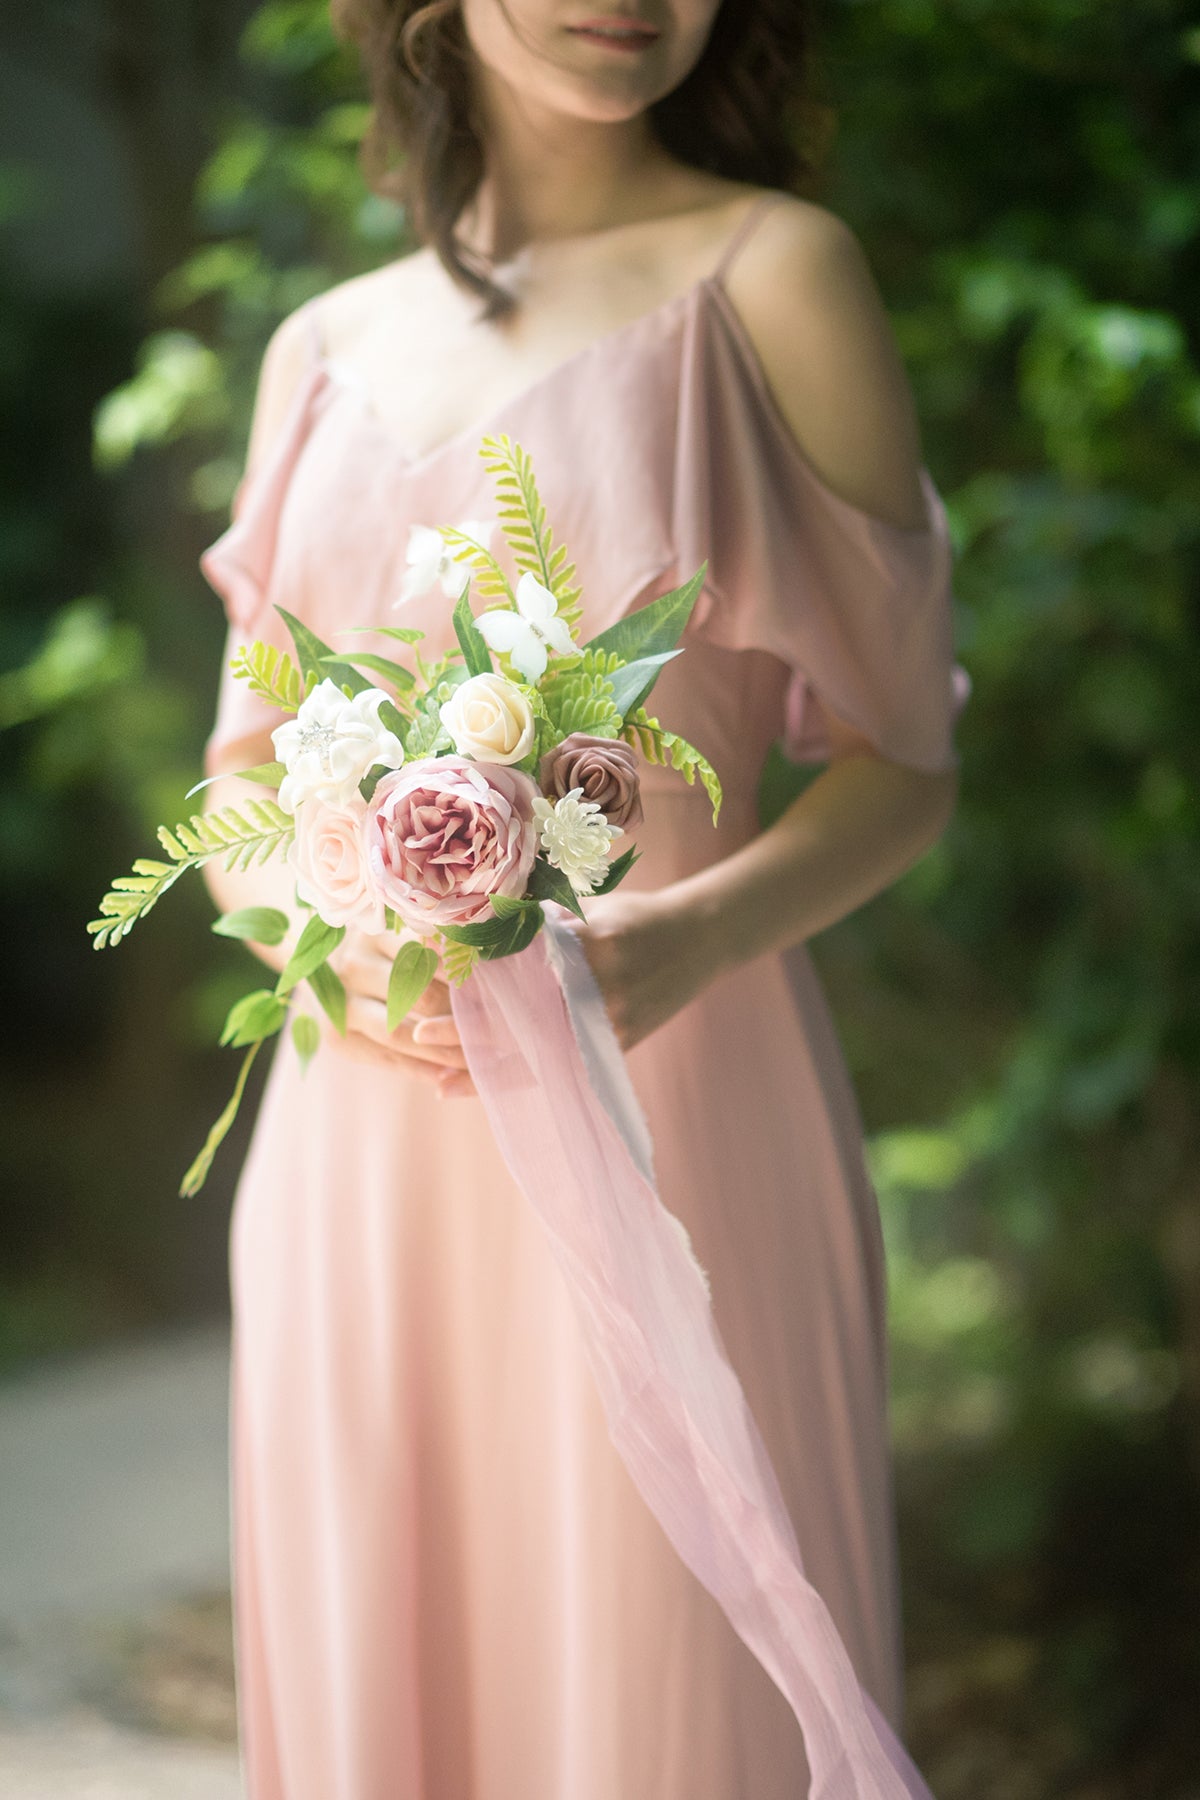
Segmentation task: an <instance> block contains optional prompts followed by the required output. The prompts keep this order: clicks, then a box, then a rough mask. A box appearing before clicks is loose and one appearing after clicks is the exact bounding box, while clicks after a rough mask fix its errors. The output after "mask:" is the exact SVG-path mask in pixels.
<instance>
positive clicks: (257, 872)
mask: <svg viewBox="0 0 1200 1800" xmlns="http://www.w3.org/2000/svg"><path fill="white" fill-rule="evenodd" d="M305 331H306V327H305V324H304V321H303V320H301V319H298V318H297V316H296V315H295V314H292V316H291V317H290V318H287V319H285V320H284V321H283V323H282V324H281V325H280V326H279V327H278V329H277V330H276V332H275V334H274V336H273V337H272V338H271V340H270V343H269V344H268V346H267V349H266V353H265V355H264V357H263V363H262V371H261V374H260V376H259V383H258V392H257V395H256V397H255V403H254V418H253V422H252V424H251V429H250V444H249V449H248V451H247V458H246V465H247V470H248V471H252V470H255V469H257V468H259V467H260V466H261V463H262V459H263V457H264V456H265V455H266V454H267V452H268V450H269V448H270V446H271V444H272V443H273V442H274V441H275V437H276V434H277V433H278V431H279V428H280V426H281V425H282V423H283V420H284V419H285V417H286V415H287V411H288V407H289V405H290V403H291V399H292V395H293V393H294V392H295V388H296V384H297V382H298V381H299V380H300V378H301V375H302V373H303V370H304V367H305V363H306V359H307V356H308V346H307V343H306V341H305ZM282 716H283V715H282V714H281V715H280V717H281V718H282ZM274 756H275V747H274V745H273V744H272V742H271V738H270V733H269V731H266V732H263V733H262V734H261V735H259V736H256V737H249V738H243V739H242V740H240V741H239V742H238V743H235V744H229V745H228V746H226V747H225V749H224V750H223V751H222V753H221V755H220V757H219V759H218V767H217V768H216V769H215V770H214V773H216V774H220V775H221V777H222V779H221V780H219V781H214V782H213V784H212V786H211V787H209V788H208V789H206V790H205V809H206V811H216V810H218V809H220V808H221V807H224V806H240V805H243V804H244V803H245V802H246V801H247V800H251V799H261V797H262V794H263V789H262V788H261V787H259V786H258V785H257V784H255V783H253V782H249V781H243V780H240V779H239V778H238V776H237V774H236V773H235V771H236V770H238V769H246V768H253V767H254V766H255V764H257V763H264V762H271V761H273V760H274ZM202 872H203V876H204V880H205V884H206V886H207V888H208V891H209V893H210V894H211V895H212V898H213V901H214V903H215V904H216V907H217V910H218V911H219V912H222V913H228V912H237V911H239V910H240V909H241V908H243V907H247V906H271V907H277V908H278V909H279V911H280V912H285V913H288V914H289V915H290V916H291V917H292V921H293V922H292V927H291V929H290V930H289V932H288V935H287V937H286V938H285V939H284V941H283V942H282V943H281V944H276V945H268V944H252V945H250V948H251V949H252V950H253V951H254V953H255V955H256V956H258V957H259V958H260V960H261V961H262V962H264V963H265V964H266V965H267V967H268V968H269V969H271V970H272V971H273V972H274V973H276V974H277V973H278V972H279V970H281V969H282V968H283V965H284V963H285V962H286V961H287V959H288V957H289V956H290V954H291V952H292V949H293V948H294V946H295V941H296V938H297V937H298V936H299V932H300V929H301V928H302V926H303V922H304V916H305V915H304V914H303V913H302V912H300V910H299V909H298V908H297V907H296V905H295V876H294V874H293V872H292V869H291V867H290V865H289V864H288V863H287V862H285V861H284V859H283V858H282V856H275V857H273V858H272V859H271V860H270V861H269V862H266V863H263V864H261V865H252V866H251V867H250V868H247V869H241V870H231V869H226V868H225V867H224V865H223V863H222V861H221V859H220V858H219V857H218V858H215V859H214V860H213V861H212V862H209V863H206V864H205V865H204V867H203V871H202ZM399 942H400V940H399V939H398V938H396V937H393V936H392V935H391V934H387V935H385V936H382V937H378V938H372V937H367V936H365V935H364V934H363V933H361V932H356V931H348V932H347V933H346V936H345V938H344V939H343V941H342V942H341V944H339V946H338V948H337V950H336V951H335V952H334V954H333V956H332V957H331V958H330V962H331V964H332V966H333V967H334V969H335V970H336V972H337V974H338V975H339V976H340V977H341V980H342V982H343V983H344V985H345V987H346V994H347V1008H346V1024H347V1031H346V1039H345V1047H346V1049H347V1050H349V1051H350V1052H351V1054H353V1055H355V1056H357V1057H358V1058H359V1059H360V1060H365V1061H368V1062H382V1063H384V1064H386V1065H388V1066H390V1067H393V1068H394V1067H396V1066H397V1064H400V1065H403V1066H404V1067H406V1068H408V1069H410V1070H417V1071H419V1072H420V1073H421V1074H423V1075H426V1076H428V1077H429V1078H430V1079H432V1080H439V1079H440V1078H441V1077H442V1076H443V1075H444V1074H445V1073H446V1072H447V1071H452V1072H457V1071H461V1070H464V1069H465V1058H464V1057H463V1054H462V1050H461V1048H460V1047H459V1046H458V1045H457V1044H453V1043H452V1044H437V1043H434V1044H428V1043H426V1044H423V1045H421V1044H415V1043H414V1041H413V1030H414V1025H415V1022H416V1021H415V1018H414V1020H411V1021H405V1022H403V1023H401V1025H400V1026H399V1027H398V1028H397V1030H396V1031H395V1032H393V1033H391V1034H390V1035H389V1033H388V1031H387V1007H386V998H387V981H388V975H389V973H390V970H391V962H392V958H393V957H394V956H395V953H396V950H397V948H398V945H399ZM312 1010H313V1011H314V1012H317V1011H318V1010H319V1009H318V1008H317V1007H316V1005H315V1002H314V1004H313V1007H312ZM414 1011H415V1014H416V1015H417V1016H420V1015H423V1014H426V1013H431V1012H432V1013H435V1014H444V1013H448V1011H449V997H448V993H447V990H446V984H445V982H444V981H441V980H435V981H433V982H431V983H430V985H429V987H428V988H427V989H426V991H425V993H424V994H423V995H422V997H421V999H420V1000H419V1001H418V1002H417V1006H416V1008H415V1009H414ZM466 1079H469V1078H466Z"/></svg>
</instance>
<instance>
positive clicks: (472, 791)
mask: <svg viewBox="0 0 1200 1800" xmlns="http://www.w3.org/2000/svg"><path fill="white" fill-rule="evenodd" d="M537 792H538V790H537V786H536V784H535V783H534V782H533V781H532V780H531V779H530V778H529V776H528V775H526V774H523V773H522V771H521V770H520V769H510V768H506V767H504V766H503V765H501V764H500V763H486V762H484V763H477V762H468V761H467V759H466V757H463V756H431V757H426V758H425V759H424V760H423V761H421V762H414V763H410V764H408V765H407V766H406V767H405V768H403V769H398V770H397V771H396V772H395V774H392V775H384V776H382V777H381V779H380V781H379V783H378V785H377V786H376V789H375V792H374V794H373V796H372V798H371V801H370V803H369V805H368V808H367V811H368V815H369V816H368V819H367V826H366V843H367V859H368V862H369V865H370V869H371V872H372V875H373V876H374V878H375V882H376V885H377V886H378V888H379V890H380V892H381V893H382V896H383V900H384V903H385V905H387V906H391V907H393V908H394V909H395V911H396V912H397V913H398V914H399V915H400V917H401V918H402V919H403V920H404V922H405V924H406V925H411V926H412V927H413V928H414V929H415V930H418V931H426V932H428V931H430V930H432V929H433V927H434V926H437V925H471V924H474V923H475V922H476V921H477V920H479V919H487V918H491V917H492V916H493V914H492V909H491V906H490V905H489V904H488V895H489V894H510V895H513V896H516V895H519V894H523V893H524V891H525V884H526V882H527V881H528V879H529V871H530V869H531V868H532V867H533V859H534V855H535V854H536V851H537V828H536V826H535V824H534V819H533V802H534V800H535V799H536V798H537Z"/></svg>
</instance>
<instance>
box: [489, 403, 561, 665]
mask: <svg viewBox="0 0 1200 1800" xmlns="http://www.w3.org/2000/svg"><path fill="white" fill-rule="evenodd" d="M479 454H480V455H481V456H482V457H483V459H484V465H485V467H486V468H487V471H488V473H489V475H492V476H494V477H495V487H496V502H497V515H498V517H499V520H500V529H501V530H502V531H503V533H504V536H505V538H506V539H507V541H508V546H509V549H510V550H511V551H512V553H513V561H514V562H515V563H516V565H517V567H518V569H520V570H521V572H522V574H530V575H533V576H534V577H536V579H537V580H538V581H540V582H541V584H542V586H543V587H547V588H549V590H550V592H551V593H552V594H553V595H554V597H555V599H556V600H557V601H558V611H559V616H560V617H561V618H563V619H565V620H566V622H567V624H568V625H569V626H570V627H571V628H572V630H574V628H575V627H576V626H577V625H578V623H579V616H580V610H581V600H582V590H581V589H580V587H579V585H578V583H577V582H576V579H575V575H576V570H575V564H574V563H572V562H568V561H567V552H566V549H565V547H564V546H563V545H561V544H559V545H557V546H556V545H555V543H554V534H553V532H552V531H551V529H550V525H549V521H548V520H547V517H546V508H545V505H544V503H543V501H542V497H541V495H540V493H539V492H538V486H537V482H536V480H535V479H534V474H533V462H532V460H531V458H530V455H529V452H528V451H527V450H525V449H523V448H522V447H521V445H520V444H518V443H514V441H513V439H512V438H510V437H509V436H508V434H507V433H505V432H502V433H501V434H500V435H499V436H498V437H485V438H484V439H483V440H482V442H481V444H480V448H479Z"/></svg>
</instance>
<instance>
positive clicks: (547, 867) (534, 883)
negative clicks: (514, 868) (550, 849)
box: [528, 856, 584, 919]
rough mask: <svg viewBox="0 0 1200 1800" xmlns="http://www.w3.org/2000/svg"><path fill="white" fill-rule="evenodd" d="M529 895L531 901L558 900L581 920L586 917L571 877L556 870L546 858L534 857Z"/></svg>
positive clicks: (530, 874)
mask: <svg viewBox="0 0 1200 1800" xmlns="http://www.w3.org/2000/svg"><path fill="white" fill-rule="evenodd" d="M528 893H529V898H530V899H531V900H557V901H558V903H559V905H560V906H569V907H570V909H571V911H572V912H573V913H577V914H578V915H579V917H580V918H581V919H582V918H583V916H584V913H583V908H582V906H580V904H579V895H578V894H577V893H576V892H575V889H574V888H573V887H572V886H571V882H570V879H569V877H568V876H566V875H564V873H563V871H562V870H561V869H556V868H555V866H554V864H553V863H552V862H548V861H547V860H546V858H545V857H544V856H536V857H534V860H533V868H532V869H531V870H530V872H529V889H528Z"/></svg>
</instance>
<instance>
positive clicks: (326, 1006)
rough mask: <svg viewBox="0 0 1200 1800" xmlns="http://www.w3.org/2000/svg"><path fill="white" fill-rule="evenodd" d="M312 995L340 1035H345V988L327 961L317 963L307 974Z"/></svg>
mask: <svg viewBox="0 0 1200 1800" xmlns="http://www.w3.org/2000/svg"><path fill="white" fill-rule="evenodd" d="M307 979H308V985H309V987H310V988H311V989H312V993H313V997H314V998H315V1000H316V1001H317V1003H318V1005H319V1006H320V1007H321V1010H322V1011H323V1012H324V1013H325V1015H326V1017H327V1018H328V1020H329V1022H330V1024H331V1025H332V1026H333V1028H334V1030H335V1031H336V1032H337V1033H338V1035H339V1036H340V1037H345V1035H346V990H345V988H344V987H343V986H342V984H341V982H340V981H339V980H338V978H337V976H336V975H335V974H334V972H333V970H332V969H331V968H330V966H329V964H328V963H319V964H318V965H317V967H316V968H315V969H314V970H313V971H312V973H311V975H309V976H308V978H307Z"/></svg>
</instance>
